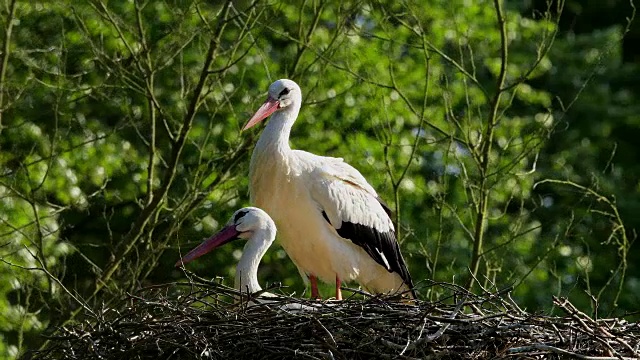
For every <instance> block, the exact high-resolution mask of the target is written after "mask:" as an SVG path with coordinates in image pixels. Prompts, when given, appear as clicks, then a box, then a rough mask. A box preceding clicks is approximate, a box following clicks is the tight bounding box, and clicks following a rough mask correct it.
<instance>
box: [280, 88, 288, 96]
mask: <svg viewBox="0 0 640 360" xmlns="http://www.w3.org/2000/svg"><path fill="white" fill-rule="evenodd" d="M288 93H289V89H287V88H284V90H282V91H280V95H278V97H282V96H285V95H287V94H288Z"/></svg>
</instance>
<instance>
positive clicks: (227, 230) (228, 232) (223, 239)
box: [175, 225, 240, 267]
mask: <svg viewBox="0 0 640 360" xmlns="http://www.w3.org/2000/svg"><path fill="white" fill-rule="evenodd" d="M239 234H240V232H239V231H238V230H236V226H235V225H229V226H226V227H224V228H223V229H222V230H220V231H219V232H218V233H217V234H215V235H213V236H212V237H210V238H208V239H206V240H205V241H203V242H202V244H200V245H198V247H196V248H195V249H193V250H191V251H189V252H188V253H187V255H185V256H183V257H182V259H180V260H178V262H176V265H175V266H176V267H179V266H181V265H184V264H186V263H188V262H190V261H192V260H195V259H197V258H199V257H200V256H202V255H204V254H206V253H208V252H209V251H211V250H213V249H215V248H217V247H219V246H221V245H224V244H226V243H228V242H230V241H232V240H235V239H237V238H238V235H239Z"/></svg>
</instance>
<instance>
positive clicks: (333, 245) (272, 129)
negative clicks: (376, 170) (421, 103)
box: [242, 79, 416, 299]
mask: <svg viewBox="0 0 640 360" xmlns="http://www.w3.org/2000/svg"><path fill="white" fill-rule="evenodd" d="M301 104H302V92H301V91H300V87H299V86H298V85H297V84H296V83H295V82H293V81H291V80H287V79H281V80H278V81H276V82H274V83H273V84H271V86H269V95H268V97H267V100H266V101H265V102H264V104H263V105H262V106H261V107H260V108H259V109H258V111H257V112H256V113H255V115H253V117H252V118H251V119H250V120H249V121H248V122H247V124H246V125H245V126H244V128H243V129H242V130H243V131H244V130H247V129H249V128H251V127H252V126H254V125H256V124H257V123H259V122H260V121H261V120H263V119H265V118H266V117H268V116H269V115H272V114H273V115H272V116H271V119H270V120H269V122H268V123H267V126H266V128H265V129H264V130H263V132H262V135H261V136H260V139H259V140H258V143H257V144H256V146H255V149H254V150H253V154H252V156H251V166H250V172H249V176H250V180H251V183H250V193H251V201H252V203H253V205H255V206H257V207H260V208H262V209H264V210H265V211H266V212H267V213H268V214H269V215H270V216H271V217H272V218H273V220H274V221H275V223H276V224H277V226H278V230H279V232H280V241H281V244H282V247H283V248H284V250H285V251H286V252H287V255H289V257H290V258H291V260H292V261H293V262H294V263H295V265H296V266H297V267H298V271H299V272H300V274H301V275H302V277H303V279H304V280H305V282H308V281H310V282H311V296H312V297H315V298H317V297H319V294H318V288H317V278H320V280H322V281H324V282H332V281H333V280H334V279H335V282H336V298H337V299H341V298H342V294H341V292H340V284H341V282H342V281H356V282H358V283H359V284H360V285H361V286H363V287H364V288H365V289H367V290H368V291H370V292H374V293H398V292H409V294H410V296H412V297H413V298H415V297H416V294H415V292H414V290H413V282H412V280H411V275H410V274H409V270H408V269H407V265H406V264H405V261H404V259H403V258H402V254H401V253H400V247H399V245H398V242H397V240H396V236H395V230H394V227H393V223H392V221H391V218H390V211H389V209H388V208H387V207H386V205H384V203H382V202H381V201H380V199H379V198H378V195H377V194H376V191H375V190H374V189H373V187H371V185H369V183H367V181H366V180H365V178H364V177H363V176H362V174H360V172H358V170H356V169H355V168H353V167H352V166H350V165H349V164H347V163H345V162H344V161H343V160H342V159H341V158H333V157H324V156H317V155H314V154H311V153H308V152H306V151H300V150H292V149H291V147H290V146H289V134H290V132H291V127H292V126H293V123H294V122H295V121H296V118H297V116H298V112H299V111H300V106H301Z"/></svg>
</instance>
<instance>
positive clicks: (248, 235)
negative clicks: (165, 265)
mask: <svg viewBox="0 0 640 360" xmlns="http://www.w3.org/2000/svg"><path fill="white" fill-rule="evenodd" d="M275 238H276V224H274V223H273V220H272V219H271V218H270V217H269V215H267V213H265V212H264V211H262V210H261V209H258V208H255V207H246V208H242V209H240V210H237V211H236V212H235V213H234V214H233V215H232V216H231V219H229V222H227V224H226V225H225V226H224V227H223V228H222V229H221V230H220V231H218V233H217V234H215V235H213V236H212V237H210V238H208V239H206V240H205V241H203V242H202V243H201V244H200V245H198V246H197V247H196V248H194V249H193V250H191V251H189V252H188V253H187V254H186V255H185V256H183V257H182V259H180V260H178V262H176V265H175V266H176V267H179V266H182V265H183V264H187V263H189V262H191V261H193V260H195V259H197V258H199V257H200V256H202V255H204V254H206V253H208V252H210V251H212V250H213V249H215V248H218V247H220V246H222V245H224V244H226V243H229V242H231V241H233V240H237V239H245V240H248V241H247V244H246V245H245V246H244V250H243V251H242V256H241V257H240V260H239V261H238V265H237V266H236V278H235V288H236V289H238V290H240V291H242V292H245V291H246V292H248V293H250V294H253V293H256V292H259V291H262V287H260V284H259V283H258V265H259V264H260V260H262V257H263V256H264V254H265V253H266V252H267V249H269V246H271V244H272V243H273V241H274V240H275ZM267 296H269V295H267Z"/></svg>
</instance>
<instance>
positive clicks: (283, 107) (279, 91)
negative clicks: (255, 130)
mask: <svg viewBox="0 0 640 360" xmlns="http://www.w3.org/2000/svg"><path fill="white" fill-rule="evenodd" d="M300 105H302V91H301V90H300V86H298V84H296V83H295V82H294V81H293V80H289V79H280V80H277V81H275V82H274V83H273V84H271V85H269V95H268V96H267V100H266V101H265V102H264V104H262V106H260V108H259V109H258V111H256V113H255V114H254V115H253V116H252V117H251V119H250V120H249V121H248V122H247V124H246V125H245V126H244V127H243V128H242V130H243V131H244V130H247V129H249V128H250V127H252V126H254V125H256V124H257V123H259V122H260V121H262V120H264V119H266V118H267V117H268V116H269V115H271V114H273V113H274V112H277V111H294V112H296V114H297V111H298V110H300Z"/></svg>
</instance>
